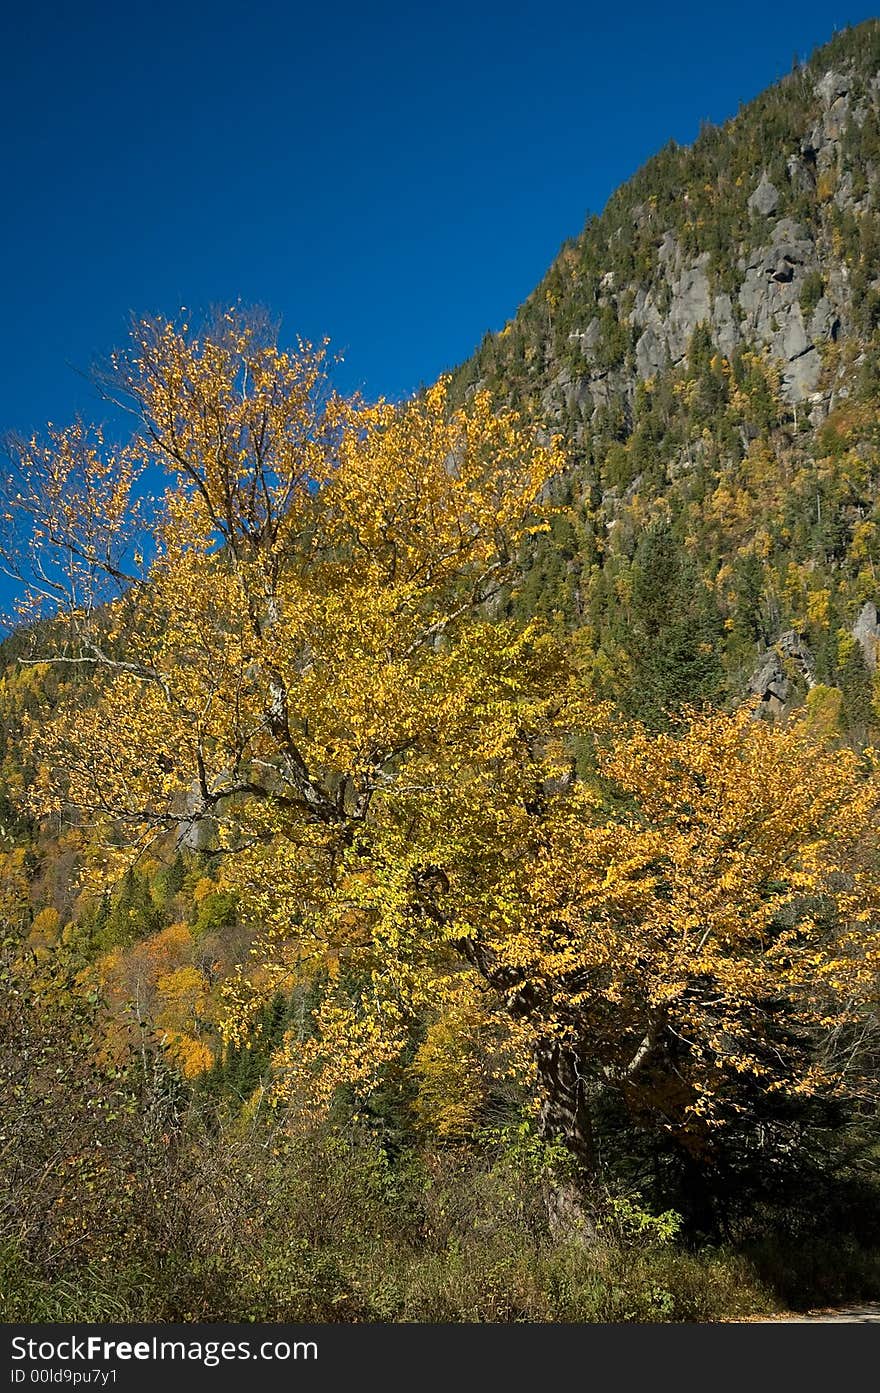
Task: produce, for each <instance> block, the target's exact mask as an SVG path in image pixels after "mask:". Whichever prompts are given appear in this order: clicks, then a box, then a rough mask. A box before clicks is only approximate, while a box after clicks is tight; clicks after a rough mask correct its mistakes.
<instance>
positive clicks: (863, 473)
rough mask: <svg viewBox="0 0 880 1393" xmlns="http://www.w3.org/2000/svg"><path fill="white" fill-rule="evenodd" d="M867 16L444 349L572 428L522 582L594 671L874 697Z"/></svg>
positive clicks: (856, 722)
mask: <svg viewBox="0 0 880 1393" xmlns="http://www.w3.org/2000/svg"><path fill="white" fill-rule="evenodd" d="M878 71H880V26H878V25H877V23H876V22H873V21H872V22H870V23H868V24H865V25H861V26H859V28H857V29H855V30H852V31H849V32H847V33H845V34H842V35H840V36H839V37H838V38H837V39H835V40H834V41H833V42H832V43H831V44H829V45H828V46H827V47H825V48H823V49H822V50H820V51H819V52H818V53H817V54H816V55H814V57H813V58H812V59H811V60H810V61H809V62H808V63H806V64H805V65H802V66H796V67H795V68H794V69H793V71H792V72H791V73H790V74H789V75H788V76H787V77H786V78H784V79H783V80H782V81H781V82H780V83H779V84H777V86H775V87H773V88H771V89H770V90H769V91H768V92H766V93H765V94H764V95H763V96H761V97H759V98H758V99H757V100H756V101H755V102H753V103H751V104H750V105H749V106H748V107H747V108H745V109H744V110H742V111H741V112H740V114H739V115H738V116H737V117H735V118H734V119H733V120H731V121H729V122H727V123H726V124H725V125H723V126H721V127H708V128H706V129H704V130H703V131H702V133H701V134H700V137H699V139H698V140H697V141H696V143H695V144H694V145H693V146H692V147H686V148H685V147H679V146H675V145H673V144H670V145H668V146H667V147H666V148H665V149H664V150H663V151H662V152H661V153H660V154H658V155H657V156H656V157H655V158H654V159H653V160H651V161H650V162H649V163H648V164H647V165H646V166H645V168H644V169H642V170H640V171H639V173H638V174H637V175H635V177H634V178H633V179H631V180H630V181H629V182H628V183H627V184H625V185H624V186H623V187H622V188H621V189H619V190H618V191H617V193H615V194H614V196H613V197H612V198H611V200H610V201H609V204H608V206H607V208H606V209H605V210H604V212H603V213H602V214H601V215H600V216H598V217H592V218H590V219H589V220H588V222H587V224H586V226H585V228H584V231H583V233H582V234H581V235H580V237H578V238H576V239H575V240H574V241H572V242H570V243H568V244H566V245H565V246H564V247H563V249H562V251H561V252H560V254H559V256H558V257H557V259H556V261H555V262H554V264H553V266H552V267H551V268H550V270H549V271H548V273H547V275H546V276H545V278H544V280H543V281H542V282H541V284H540V285H539V286H538V287H537V288H536V290H535V291H534V293H533V294H532V295H531V296H530V297H529V299H528V300H527V301H526V303H525V304H524V305H523V306H522V308H521V310H520V311H519V313H518V314H517V315H516V317H515V318H514V319H513V320H511V321H510V323H508V324H507V325H506V326H505V328H504V329H503V330H502V331H501V332H500V333H499V334H494V335H488V336H487V337H486V339H485V340H484V342H483V344H482V345H481V347H480V349H479V351H478V352H477V353H476V354H475V356H474V357H473V358H472V359H471V360H470V361H469V362H467V363H466V364H464V366H463V367H461V368H460V369H459V370H458V371H457V372H456V374H455V379H454V391H455V395H456V396H457V397H458V398H459V399H465V398H466V397H467V394H468V392H469V391H470V390H471V389H472V386H473V384H474V383H477V382H479V383H480V384H481V385H482V386H484V387H487V388H488V389H489V390H490V391H491V392H492V393H493V396H494V397H495V399H496V400H498V401H500V402H506V403H511V404H514V405H516V406H517V407H520V408H522V409H525V410H527V411H529V412H530V413H532V415H533V416H534V418H535V419H536V420H539V421H541V422H543V423H545V424H547V426H548V428H552V429H556V430H559V431H561V433H562V435H563V438H564V440H565V442H566V446H567V450H568V454H569V461H570V462H569V466H568V468H567V470H566V473H565V475H564V478H563V480H562V481H561V482H560V483H559V484H558V486H557V487H556V489H555V493H554V497H555V499H556V501H557V502H558V503H559V504H560V505H561V506H560V512H559V514H558V516H557V517H556V519H555V520H554V523H553V527H552V531H551V532H550V533H549V534H548V535H547V537H546V538H544V539H543V540H542V541H541V543H540V544H539V545H538V546H535V547H531V548H529V550H528V553H527V555H526V557H525V566H526V573H525V577H524V580H523V583H522V585H521V586H519V587H518V588H517V591H516V594H515V596H514V598H513V600H512V602H511V603H512V608H513V609H514V610H515V611H516V612H517V613H525V614H531V613H535V612H538V613H541V614H544V615H546V616H548V617H550V618H551V619H552V621H553V622H554V623H556V624H558V625H559V626H562V627H566V628H573V629H577V630H578V631H579V635H580V641H581V643H582V645H583V649H584V652H585V653H587V654H588V655H589V661H590V662H591V664H592V666H593V677H594V681H595V683H596V685H597V688H598V689H599V690H600V691H602V692H603V693H604V694H606V695H607V696H609V697H610V698H611V699H613V700H615V701H618V702H620V704H621V705H622V706H623V707H624V708H625V709H627V710H629V711H632V712H633V713H635V714H638V715H641V716H644V717H646V718H647V719H650V720H653V721H656V720H658V719H660V714H661V712H662V711H663V710H664V709H665V708H667V707H668V706H669V705H670V704H675V703H676V702H680V701H682V700H687V699H695V698H705V699H709V700H715V701H724V702H727V701H730V700H735V699H738V698H740V697H741V696H742V695H743V694H744V693H745V692H746V691H748V690H749V689H751V690H752V691H755V692H756V693H757V694H758V695H760V696H761V697H762V698H764V699H765V700H767V701H768V702H769V703H770V704H771V705H772V706H774V707H775V708H778V707H780V706H791V705H792V704H793V703H798V704H799V703H800V702H802V701H803V700H804V698H805V696H806V695H807V693H808V692H809V694H810V695H809V700H810V704H811V709H812V711H813V713H814V716H815V719H816V720H817V722H819V723H821V724H823V725H830V726H833V727H834V728H836V729H838V730H839V731H840V733H841V735H842V736H843V737H844V738H845V739H847V740H849V741H852V742H855V743H859V742H862V741H864V740H865V739H866V737H867V736H869V735H870V734H871V732H872V731H873V728H874V723H875V721H876V713H875V711H874V699H875V698H874V676H873V675H874V671H875V667H876V643H877V638H878V634H880V630H878V627H877V614H876V600H877V594H876V565H877V560H878V556H877V513H876V509H877V502H878V455H877V447H878V436H877V395H878V390H877V389H878V358H877V352H878V339H877V331H878V322H880V259H878V251H880V185H878V179H880V107H878V103H880V95H878Z"/></svg>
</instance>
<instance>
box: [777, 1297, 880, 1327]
mask: <svg viewBox="0 0 880 1393" xmlns="http://www.w3.org/2000/svg"><path fill="white" fill-rule="evenodd" d="M756 1320H757V1321H760V1322H762V1323H766V1322H768V1321H773V1322H774V1323H776V1324H777V1325H791V1324H792V1323H797V1324H800V1323H801V1322H802V1321H816V1320H819V1321H846V1322H849V1323H850V1324H857V1325H864V1324H868V1323H870V1322H872V1321H877V1322H878V1323H880V1301H872V1302H869V1303H867V1304H866V1305H858V1306H838V1307H836V1308H835V1309H834V1310H828V1311H804V1312H803V1313H802V1314H799V1315H796V1314H794V1313H793V1312H789V1313H788V1314H787V1315H781V1316H757V1317H756Z"/></svg>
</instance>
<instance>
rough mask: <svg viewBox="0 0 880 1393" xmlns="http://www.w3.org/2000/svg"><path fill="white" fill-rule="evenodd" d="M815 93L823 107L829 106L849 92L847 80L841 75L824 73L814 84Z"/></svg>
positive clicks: (830, 72)
mask: <svg viewBox="0 0 880 1393" xmlns="http://www.w3.org/2000/svg"><path fill="white" fill-rule="evenodd" d="M815 92H816V96H817V97H818V98H819V99H820V101H821V102H822V103H823V105H825V106H831V104H832V103H833V102H834V101H836V100H837V98H838V97H845V96H846V94H847V93H848V92H849V78H847V77H845V76H844V74H843V73H835V72H832V71H829V72H827V73H824V74H823V76H822V77H820V78H819V81H818V82H817V83H816V87H815Z"/></svg>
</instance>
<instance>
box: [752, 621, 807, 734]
mask: <svg viewBox="0 0 880 1393" xmlns="http://www.w3.org/2000/svg"><path fill="white" fill-rule="evenodd" d="M792 669H794V670H795V671H797V672H799V673H800V675H801V677H802V678H803V680H804V681H805V682H806V684H807V686H808V687H814V686H815V685H816V679H815V676H814V664H813V655H812V653H811V652H810V650H809V648H808V647H807V645H806V643H805V642H804V640H803V639H802V638H801V636H800V634H799V633H798V632H797V631H796V630H795V629H789V630H787V631H786V633H784V634H780V636H779V638H778V639H777V641H776V643H775V644H774V645H773V647H772V648H770V649H768V651H767V652H766V653H765V654H764V656H763V658H762V659H761V661H760V663H759V664H758V666H757V668H756V669H755V671H754V672H753V673H752V676H751V677H750V679H749V685H748V690H749V692H750V693H751V695H752V696H756V697H758V698H759V699H760V701H761V704H762V706H763V707H765V708H766V709H767V710H768V711H769V712H771V713H772V714H773V715H778V714H779V713H780V712H781V711H782V709H783V707H784V706H785V703H786V701H787V700H788V696H789V692H790V691H791V672H792Z"/></svg>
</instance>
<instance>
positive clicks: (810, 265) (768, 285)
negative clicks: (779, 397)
mask: <svg viewBox="0 0 880 1393" xmlns="http://www.w3.org/2000/svg"><path fill="white" fill-rule="evenodd" d="M817 266H818V258H817V254H816V247H815V245H814V243H813V241H812V240H811V238H810V237H809V236H808V235H807V234H806V232H805V231H804V229H803V228H802V227H801V226H800V225H799V224H798V223H795V222H793V221H792V220H791V219H790V218H780V220H779V222H778V223H777V224H776V226H775V227H774V229H773V237H772V241H771V243H770V245H769V246H765V247H761V248H759V249H758V250H757V251H755V252H753V253H752V255H751V256H750V257H749V258H748V264H747V265H746V267H745V276H744V279H743V283H742V286H741V288H740V292H739V304H740V309H741V310H742V311H743V316H744V317H743V319H742V321H741V323H740V326H739V328H740V332H741V334H742V335H743V337H744V338H745V339H746V340H751V341H753V342H754V341H757V342H758V343H760V344H763V345H765V346H766V347H767V348H769V349H770V351H771V353H772V354H773V355H774V357H776V358H778V359H780V360H781V362H782V387H783V394H784V396H785V397H786V398H787V400H788V401H792V402H797V401H802V400H803V398H804V397H807V396H809V395H810V393H811V392H813V391H815V389H816V384H817V383H818V381H819V374H820V372H821V367H822V364H821V360H820V358H819V354H818V351H817V350H816V347H815V343H814V340H813V337H812V336H811V334H809V333H808V332H807V328H806V326H805V325H804V320H803V315H802V313H801V307H800V294H801V287H802V285H803V280H804V276H805V275H806V274H807V273H808V272H809V271H811V270H813V269H814V268H816V267H817ZM817 308H818V307H817ZM823 313H824V314H825V315H826V316H827V317H828V319H829V321H833V318H834V311H833V309H832V308H831V306H830V304H829V305H828V308H827V311H823ZM821 325H822V327H823V328H824V327H825V320H822V321H821ZM822 336H823V337H825V335H824V334H823V335H822Z"/></svg>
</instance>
